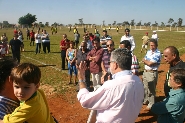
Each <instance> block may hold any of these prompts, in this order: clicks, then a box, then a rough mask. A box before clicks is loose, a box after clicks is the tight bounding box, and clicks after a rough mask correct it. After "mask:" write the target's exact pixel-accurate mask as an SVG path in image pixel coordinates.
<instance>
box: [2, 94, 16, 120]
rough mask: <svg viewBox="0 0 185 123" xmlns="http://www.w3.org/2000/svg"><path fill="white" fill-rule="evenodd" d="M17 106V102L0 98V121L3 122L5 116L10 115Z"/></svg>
mask: <svg viewBox="0 0 185 123" xmlns="http://www.w3.org/2000/svg"><path fill="white" fill-rule="evenodd" d="M18 106H19V103H18V102H15V101H13V100H11V99H8V98H6V97H3V96H0V120H3V117H4V116H5V115H6V114H11V113H12V112H13V111H14V110H15V109H16V108H17V107H18Z"/></svg>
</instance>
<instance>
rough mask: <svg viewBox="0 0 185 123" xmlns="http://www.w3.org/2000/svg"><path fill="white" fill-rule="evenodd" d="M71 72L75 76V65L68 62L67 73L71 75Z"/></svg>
mask: <svg viewBox="0 0 185 123" xmlns="http://www.w3.org/2000/svg"><path fill="white" fill-rule="evenodd" d="M72 72H74V74H75V75H77V69H76V65H75V63H73V64H72V65H71V64H70V63H69V62H68V73H69V75H72Z"/></svg>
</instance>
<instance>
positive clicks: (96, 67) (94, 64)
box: [87, 47, 104, 73]
mask: <svg viewBox="0 0 185 123" xmlns="http://www.w3.org/2000/svg"><path fill="white" fill-rule="evenodd" d="M103 53H104V50H103V48H101V47H99V48H98V49H95V48H93V49H92V50H91V51H90V52H89V53H88V55H87V60H89V58H90V57H96V58H95V60H94V61H90V72H91V73H99V72H102V68H101V61H102V57H103Z"/></svg>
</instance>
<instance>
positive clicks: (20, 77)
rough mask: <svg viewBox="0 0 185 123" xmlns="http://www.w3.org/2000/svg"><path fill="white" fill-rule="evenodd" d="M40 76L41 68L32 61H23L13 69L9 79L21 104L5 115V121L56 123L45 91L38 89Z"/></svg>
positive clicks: (5, 122)
mask: <svg viewBox="0 0 185 123" xmlns="http://www.w3.org/2000/svg"><path fill="white" fill-rule="evenodd" d="M40 78H41V71H40V69H39V68H38V67H37V66H36V65H34V64H31V63H22V64H20V65H18V66H16V67H15V68H14V69H13V70H12V72H11V75H10V78H9V79H10V81H11V82H12V83H13V89H14V94H15V96H16V97H17V99H18V100H19V101H20V106H19V107H18V108H16V109H15V110H14V112H13V113H11V114H8V115H5V116H4V118H3V122H4V123H23V122H26V123H55V121H54V119H53V117H52V116H51V114H50V111H49V107H48V104H47V100H46V97H45V95H44V92H43V91H42V90H40V89H38V88H39V86H40Z"/></svg>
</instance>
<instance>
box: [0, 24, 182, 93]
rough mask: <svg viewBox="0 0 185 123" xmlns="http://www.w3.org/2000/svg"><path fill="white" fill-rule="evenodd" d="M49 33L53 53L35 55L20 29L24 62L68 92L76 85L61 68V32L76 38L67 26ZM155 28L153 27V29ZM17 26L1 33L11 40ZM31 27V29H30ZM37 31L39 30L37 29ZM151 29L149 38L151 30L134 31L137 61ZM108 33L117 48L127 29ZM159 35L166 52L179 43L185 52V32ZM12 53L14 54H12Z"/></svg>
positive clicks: (53, 85)
mask: <svg viewBox="0 0 185 123" xmlns="http://www.w3.org/2000/svg"><path fill="white" fill-rule="evenodd" d="M45 29H46V30H47V32H48V33H49V34H50V41H51V53H50V54H43V53H41V54H37V55H35V46H30V45H29V41H28V40H26V29H21V30H22V31H23V34H24V45H25V52H22V53H21V55H22V56H21V62H31V63H34V64H37V65H43V66H41V67H40V68H41V71H42V79H41V83H42V84H49V85H51V87H52V88H53V90H54V91H56V92H58V93H65V92H67V90H68V89H71V88H72V89H74V91H75V88H74V86H72V85H68V84H67V83H68V78H67V77H68V75H67V70H65V71H60V68H61V57H60V48H59V44H60V41H61V39H62V34H67V35H68V39H70V40H74V34H73V31H71V32H69V29H68V28H65V27H63V28H61V29H60V28H58V33H57V34H54V35H51V30H50V28H45ZM153 29H154V28H153ZM13 30H14V29H12V28H11V29H1V30H0V34H1V35H2V34H3V33H4V32H5V33H6V34H7V36H8V38H9V40H10V39H11V38H12V37H13ZM30 30H31V29H30ZM98 30H99V32H100V35H102V33H101V32H102V29H100V28H98ZM34 31H35V32H36V29H35V30H34ZM78 31H79V33H80V35H81V38H80V41H82V35H83V28H78ZM88 31H89V32H92V33H93V32H94V29H93V28H88ZM146 31H147V32H149V37H151V35H152V30H131V32H130V33H131V35H133V36H134V39H135V43H136V48H135V50H134V54H135V55H136V56H137V57H138V60H139V61H141V59H142V58H143V57H144V55H145V53H140V49H141V45H142V40H141V38H142V36H143V35H144V34H145V32H146ZM108 34H109V35H111V36H112V38H113V40H114V41H115V48H118V45H119V41H120V38H121V36H122V35H123V34H124V29H120V31H119V33H117V32H116V30H111V31H108ZM157 34H158V37H159V46H158V49H159V50H160V51H163V49H164V48H165V47H167V46H170V45H171V46H176V47H177V48H182V49H180V50H179V51H180V54H183V53H185V49H184V48H183V47H185V32H176V31H175V30H174V31H171V32H170V31H157ZM10 56H11V54H10ZM140 66H141V70H142V69H143V64H142V63H141V64H140Z"/></svg>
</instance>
